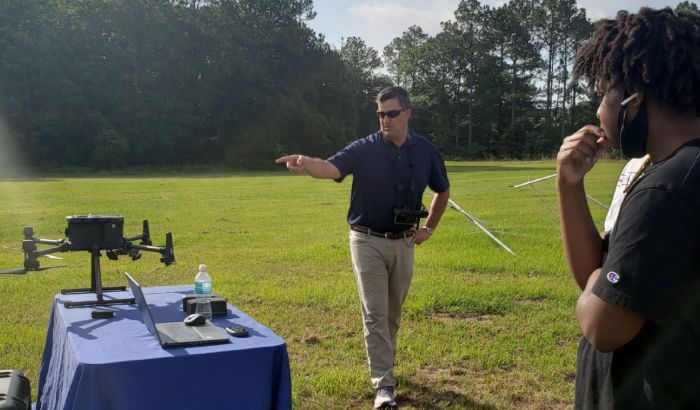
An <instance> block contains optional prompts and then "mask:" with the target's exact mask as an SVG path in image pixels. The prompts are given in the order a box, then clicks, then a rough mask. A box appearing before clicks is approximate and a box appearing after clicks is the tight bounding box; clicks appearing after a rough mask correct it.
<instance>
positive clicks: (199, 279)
mask: <svg viewBox="0 0 700 410" xmlns="http://www.w3.org/2000/svg"><path fill="white" fill-rule="evenodd" d="M194 294H195V295H201V296H207V297H208V296H211V276H209V274H208V273H207V265H204V264H202V265H199V273H197V276H195V278H194Z"/></svg>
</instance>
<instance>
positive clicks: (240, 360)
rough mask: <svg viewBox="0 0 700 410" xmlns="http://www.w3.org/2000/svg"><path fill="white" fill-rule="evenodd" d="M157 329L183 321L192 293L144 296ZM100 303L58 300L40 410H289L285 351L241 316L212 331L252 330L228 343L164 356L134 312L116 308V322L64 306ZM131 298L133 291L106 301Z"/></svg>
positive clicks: (218, 320) (163, 291)
mask: <svg viewBox="0 0 700 410" xmlns="http://www.w3.org/2000/svg"><path fill="white" fill-rule="evenodd" d="M144 293H145V294H146V299H147V300H148V304H149V306H150V307H151V311H152V313H153V316H154V318H155V321H156V322H159V323H162V322H175V321H181V320H182V319H183V317H184V313H183V312H182V308H181V307H182V296H183V295H184V294H189V293H192V286H168V287H156V288H145V289H144ZM94 297H95V295H94V294H92V295H89V294H87V295H57V296H56V298H55V299H54V304H53V309H52V313H51V319H50V321H49V328H48V331H47V335H46V346H45V347H44V357H43V358H42V361H41V368H40V370H39V384H38V397H37V399H38V400H37V403H36V408H37V409H41V410H52V409H76V410H77V409H95V410H98V409H99V410H110V409H129V410H135V409H149V410H153V409H168V410H172V409H183V410H184V409H187V410H194V409H290V408H291V407H292V405H291V379H290V373H289V358H288V356H287V349H286V346H285V343H284V340H282V339H281V338H280V337H279V336H277V335H275V334H274V333H273V332H272V331H271V330H270V329H268V328H267V327H265V326H263V325H261V324H259V323H257V322H256V321H255V320H253V319H252V318H250V317H249V316H247V315H246V314H244V313H243V312H241V311H240V310H238V309H236V308H234V307H232V306H231V305H229V306H228V314H227V315H226V317H224V316H215V317H214V319H213V320H212V323H213V324H214V325H216V326H218V327H221V328H224V327H226V326H228V325H230V324H237V325H243V326H245V327H247V328H248V330H249V333H250V336H249V337H246V338H234V337H231V343H224V344H215V345H204V346H192V347H174V348H168V349H163V348H161V346H160V344H159V343H158V341H157V339H156V338H155V336H153V335H152V334H151V333H150V332H149V331H148V329H147V328H146V325H145V324H144V323H143V320H142V318H141V313H140V312H139V310H138V308H137V307H136V305H113V306H110V307H109V309H112V310H114V311H115V312H116V315H115V317H114V318H111V319H92V318H91V317H90V315H91V311H92V310H93V309H94V308H65V307H64V306H63V302H64V301H69V300H70V301H78V300H89V299H94ZM125 297H127V298H128V297H131V291H126V292H109V293H106V294H105V299H107V298H125Z"/></svg>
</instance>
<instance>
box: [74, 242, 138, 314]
mask: <svg viewBox="0 0 700 410" xmlns="http://www.w3.org/2000/svg"><path fill="white" fill-rule="evenodd" d="M90 253H91V254H92V260H91V274H90V288H81V289H62V290H61V294H63V295H69V294H81V293H95V294H96V295H97V299H96V300H82V301H76V302H64V303H63V306H65V307H67V308H72V307H85V306H107V305H133V304H134V303H136V300H135V299H134V298H127V299H105V298H104V297H103V295H102V293H103V292H117V291H124V290H126V286H106V287H103V286H102V275H101V273H100V250H99V249H93V250H91V251H90Z"/></svg>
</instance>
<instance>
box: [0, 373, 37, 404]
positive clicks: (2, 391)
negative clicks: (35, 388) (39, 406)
mask: <svg viewBox="0 0 700 410" xmlns="http://www.w3.org/2000/svg"><path fill="white" fill-rule="evenodd" d="M31 391H32V389H31V386H30V384H29V379H27V378H26V377H25V376H24V375H23V374H22V373H20V372H18V371H17V370H0V410H30V409H31V408H32V397H31Z"/></svg>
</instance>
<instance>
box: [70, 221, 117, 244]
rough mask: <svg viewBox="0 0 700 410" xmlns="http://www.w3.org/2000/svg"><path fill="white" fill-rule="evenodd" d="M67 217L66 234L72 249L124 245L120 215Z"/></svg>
mask: <svg viewBox="0 0 700 410" xmlns="http://www.w3.org/2000/svg"><path fill="white" fill-rule="evenodd" d="M67 219H68V228H66V236H67V237H68V240H69V241H70V243H71V250H73V251H91V250H94V249H121V248H123V247H124V218H123V217H121V216H118V215H73V216H69V217H67Z"/></svg>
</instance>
